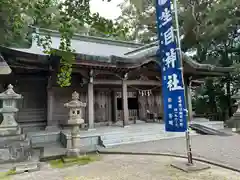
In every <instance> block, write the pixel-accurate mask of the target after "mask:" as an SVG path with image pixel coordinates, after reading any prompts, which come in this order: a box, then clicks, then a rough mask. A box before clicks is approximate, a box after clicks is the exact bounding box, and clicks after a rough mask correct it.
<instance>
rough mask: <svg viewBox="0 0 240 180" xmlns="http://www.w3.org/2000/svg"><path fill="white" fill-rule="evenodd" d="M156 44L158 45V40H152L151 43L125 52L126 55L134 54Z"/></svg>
mask: <svg viewBox="0 0 240 180" xmlns="http://www.w3.org/2000/svg"><path fill="white" fill-rule="evenodd" d="M156 45H158V41H154V42H151V43H149V44H145V45H143V46H141V47H139V48H136V49H134V50H131V51H129V52H127V53H125V54H124V55H129V54H132V53H136V52H139V51H142V50H145V49H148V48H151V47H154V46H156Z"/></svg>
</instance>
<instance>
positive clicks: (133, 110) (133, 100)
mask: <svg viewBox="0 0 240 180" xmlns="http://www.w3.org/2000/svg"><path fill="white" fill-rule="evenodd" d="M115 99H116V105H117V106H116V115H117V121H122V120H123V102H122V93H121V92H117V95H116V96H115ZM128 113H129V120H130V121H135V120H137V119H139V107H138V96H137V92H128Z"/></svg>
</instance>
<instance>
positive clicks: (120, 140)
mask: <svg viewBox="0 0 240 180" xmlns="http://www.w3.org/2000/svg"><path fill="white" fill-rule="evenodd" d="M196 134H197V133H195V132H191V135H196ZM184 136H185V133H163V134H141V135H138V136H136V135H135V136H127V134H126V135H125V137H117V136H116V137H115V138H109V139H102V137H101V140H102V144H103V145H104V146H105V147H108V146H113V145H120V144H129V143H137V142H145V141H153V140H160V139H166V138H175V137H184Z"/></svg>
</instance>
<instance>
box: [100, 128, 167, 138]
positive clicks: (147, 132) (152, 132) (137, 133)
mask: <svg viewBox="0 0 240 180" xmlns="http://www.w3.org/2000/svg"><path fill="white" fill-rule="evenodd" d="M155 134H164V131H162V132H161V131H160V130H159V131H156V130H152V131H139V132H131V133H121V134H119V133H112V134H108V135H102V136H101V139H102V140H107V139H114V138H117V139H118V138H124V137H126V136H128V137H129V136H130V137H131V136H135V137H136V136H142V135H155Z"/></svg>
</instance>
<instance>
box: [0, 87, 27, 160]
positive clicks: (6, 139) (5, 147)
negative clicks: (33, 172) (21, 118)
mask: <svg viewBox="0 0 240 180" xmlns="http://www.w3.org/2000/svg"><path fill="white" fill-rule="evenodd" d="M21 98H22V95H20V94H17V93H15V92H14V91H13V86H12V85H11V84H10V85H9V86H8V89H7V90H6V91H4V92H3V93H1V94H0V100H2V102H3V106H2V108H1V109H0V112H1V113H2V116H3V121H2V122H1V124H0V163H5V162H16V161H24V160H28V159H29V158H31V144H30V141H29V139H27V137H26V135H25V134H22V131H21V128H20V127H19V125H18V123H17V122H16V120H15V114H16V112H18V108H17V107H16V102H17V100H18V99H21Z"/></svg>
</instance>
